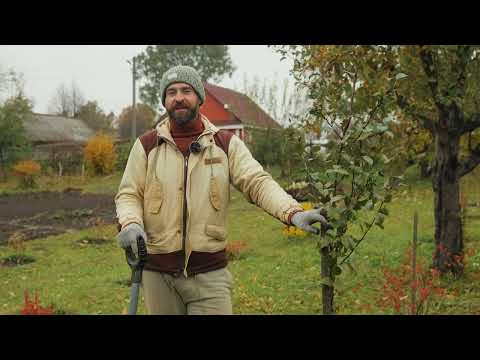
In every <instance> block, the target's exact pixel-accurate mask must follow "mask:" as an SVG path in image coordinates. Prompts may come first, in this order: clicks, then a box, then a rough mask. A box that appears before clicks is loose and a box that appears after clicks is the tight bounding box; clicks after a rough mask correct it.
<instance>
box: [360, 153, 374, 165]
mask: <svg viewBox="0 0 480 360" xmlns="http://www.w3.org/2000/svg"><path fill="white" fill-rule="evenodd" d="M362 158H363V160H365V161H366V162H367V163H369V164H370V165H373V160H372V158H371V157H369V156H366V155H365V156H362Z"/></svg>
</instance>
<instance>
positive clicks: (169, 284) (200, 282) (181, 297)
mask: <svg viewBox="0 0 480 360" xmlns="http://www.w3.org/2000/svg"><path fill="white" fill-rule="evenodd" d="M232 287H233V277H232V274H231V273H230V271H228V269H227V268H223V269H219V270H214V271H210V272H206V273H202V274H197V275H192V276H189V277H188V278H185V276H183V275H180V276H172V275H169V274H165V273H159V272H154V271H148V270H144V271H143V276H142V288H143V294H144V297H145V306H146V307H147V312H148V313H149V314H150V315H231V314H232V296H231V295H232Z"/></svg>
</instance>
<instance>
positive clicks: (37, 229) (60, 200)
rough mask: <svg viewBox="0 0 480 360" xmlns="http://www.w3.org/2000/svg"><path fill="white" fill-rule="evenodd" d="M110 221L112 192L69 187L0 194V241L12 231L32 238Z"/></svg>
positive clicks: (112, 203) (5, 239)
mask: <svg viewBox="0 0 480 360" xmlns="http://www.w3.org/2000/svg"><path fill="white" fill-rule="evenodd" d="M114 222H115V203H114V196H113V195H105V194H82V193H81V191H80V190H79V189H72V188H69V189H67V190H65V191H63V192H48V191H45V192H36V193H24V194H13V195H3V196H0V245H6V244H7V241H8V238H9V237H10V236H11V235H12V234H14V233H21V234H22V235H23V236H24V239H25V240H32V239H37V238H43V237H46V236H51V235H58V234H62V233H64V232H68V231H72V230H78V229H86V228H89V227H92V226H96V225H102V224H113V223H114Z"/></svg>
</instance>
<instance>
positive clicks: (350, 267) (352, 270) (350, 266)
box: [344, 261, 357, 274]
mask: <svg viewBox="0 0 480 360" xmlns="http://www.w3.org/2000/svg"><path fill="white" fill-rule="evenodd" d="M344 264H345V265H347V267H348V270H350V272H352V273H353V274H356V273H357V272H356V271H355V269H354V268H353V266H352V264H350V261H345V262H344Z"/></svg>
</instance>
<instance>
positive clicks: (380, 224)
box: [375, 213, 385, 229]
mask: <svg viewBox="0 0 480 360" xmlns="http://www.w3.org/2000/svg"><path fill="white" fill-rule="evenodd" d="M384 220H385V215H383V214H382V213H378V214H377V216H376V218H375V225H377V226H378V227H379V228H381V229H383V221H384Z"/></svg>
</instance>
